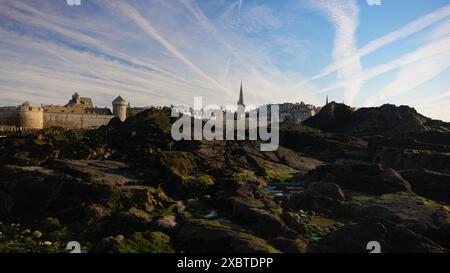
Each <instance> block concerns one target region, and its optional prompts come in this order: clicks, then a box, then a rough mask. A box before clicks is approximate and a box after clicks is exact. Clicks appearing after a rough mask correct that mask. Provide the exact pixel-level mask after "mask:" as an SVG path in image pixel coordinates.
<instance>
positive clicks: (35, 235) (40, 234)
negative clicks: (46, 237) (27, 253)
mask: <svg viewBox="0 0 450 273" xmlns="http://www.w3.org/2000/svg"><path fill="white" fill-rule="evenodd" d="M33 236H34V237H35V238H36V239H39V238H41V237H42V232H40V231H39V230H35V231H34V232H33Z"/></svg>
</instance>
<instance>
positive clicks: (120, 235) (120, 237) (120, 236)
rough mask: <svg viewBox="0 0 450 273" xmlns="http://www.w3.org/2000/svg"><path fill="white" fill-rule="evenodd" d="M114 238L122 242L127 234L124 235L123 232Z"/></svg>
mask: <svg viewBox="0 0 450 273" xmlns="http://www.w3.org/2000/svg"><path fill="white" fill-rule="evenodd" d="M114 240H116V242H120V241H123V240H125V236H123V235H122V234H119V235H116V237H114Z"/></svg>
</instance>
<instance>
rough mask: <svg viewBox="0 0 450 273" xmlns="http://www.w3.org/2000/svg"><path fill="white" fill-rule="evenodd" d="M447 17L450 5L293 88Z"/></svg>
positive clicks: (330, 66) (369, 45)
mask: <svg viewBox="0 0 450 273" xmlns="http://www.w3.org/2000/svg"><path fill="white" fill-rule="evenodd" d="M449 15H450V4H449V5H447V6H445V7H442V8H440V9H438V10H436V11H433V12H431V13H429V14H427V15H424V16H422V17H420V18H419V19H417V20H415V21H413V22H411V23H409V24H407V25H405V26H404V27H402V28H400V29H399V30H396V31H393V32H391V33H389V34H387V35H385V36H382V37H380V38H378V39H375V40H372V41H371V42H369V43H368V44H366V45H365V46H364V47H363V48H360V49H358V50H357V51H356V53H355V54H354V55H353V56H349V57H348V58H346V59H344V60H342V61H340V62H335V63H333V64H331V65H329V66H327V67H325V68H324V69H323V70H322V71H321V72H320V73H319V74H317V75H315V76H313V77H311V78H309V79H306V80H304V81H302V82H300V83H298V84H297V85H296V86H295V87H296V88H298V87H300V86H303V85H304V84H306V83H308V82H311V81H314V80H317V79H320V78H323V77H325V76H328V75H330V74H331V73H334V72H336V71H337V70H338V69H340V68H341V67H343V66H346V65H348V64H351V63H352V62H353V60H354V59H355V58H361V57H364V56H366V55H368V54H370V53H372V52H374V51H375V50H378V49H380V48H382V47H384V46H386V45H389V44H391V43H393V42H395V41H398V40H400V39H403V38H406V37H408V36H410V35H412V34H414V33H416V32H419V31H421V30H423V29H425V28H426V27H428V26H430V25H432V24H434V23H436V22H438V21H440V20H442V19H444V18H446V17H448V16H449Z"/></svg>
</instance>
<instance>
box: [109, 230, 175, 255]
mask: <svg viewBox="0 0 450 273" xmlns="http://www.w3.org/2000/svg"><path fill="white" fill-rule="evenodd" d="M117 252H118V253H173V252H174V250H173V249H172V245H171V239H170V237H169V236H168V235H167V234H164V233H162V232H159V231H156V232H150V231H147V232H135V233H133V234H132V235H131V237H130V238H128V239H125V240H122V241H120V242H118V245H117Z"/></svg>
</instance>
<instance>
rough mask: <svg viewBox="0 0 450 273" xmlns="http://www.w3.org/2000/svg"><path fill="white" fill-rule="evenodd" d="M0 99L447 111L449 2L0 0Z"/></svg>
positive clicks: (448, 117) (449, 114) (444, 115)
mask: <svg viewBox="0 0 450 273" xmlns="http://www.w3.org/2000/svg"><path fill="white" fill-rule="evenodd" d="M0 37H1V39H0V105H1V106H5V105H18V104H20V103H22V102H24V101H30V102H31V103H32V104H36V105H40V104H65V103H66V102H67V101H68V100H69V98H70V96H71V95H72V94H73V93H74V92H75V91H77V92H78V93H80V95H82V96H86V97H91V98H92V99H93V101H94V103H95V104H96V105H98V106H100V107H103V106H109V107H110V106H111V102H112V100H113V99H114V98H115V97H117V96H118V95H121V96H122V97H124V98H125V99H126V100H128V101H129V102H130V103H131V105H132V106H148V105H178V104H186V105H192V104H193V102H194V97H199V96H201V97H202V98H203V102H204V104H216V105H229V104H236V102H237V99H238V95H239V86H240V83H241V81H242V82H243V88H244V99H245V103H246V104H252V105H261V104H267V103H283V102H300V101H304V102H306V103H311V104H315V105H317V106H322V105H323V104H324V103H325V98H326V96H327V95H328V96H329V98H330V100H331V101H337V102H344V103H346V104H348V105H352V106H354V107H368V106H379V105H382V104H385V103H392V104H396V105H410V106H412V107H415V108H416V109H417V110H418V111H419V112H420V113H422V114H424V115H426V116H429V117H432V118H435V119H441V120H445V121H450V107H449V106H450V69H449V66H450V1H449V0H265V1H262V0H164V1H163V0H161V1H156V0H129V1H127V0H123V1H122V0H121V1H115V0H40V1H35V0H0Z"/></svg>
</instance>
